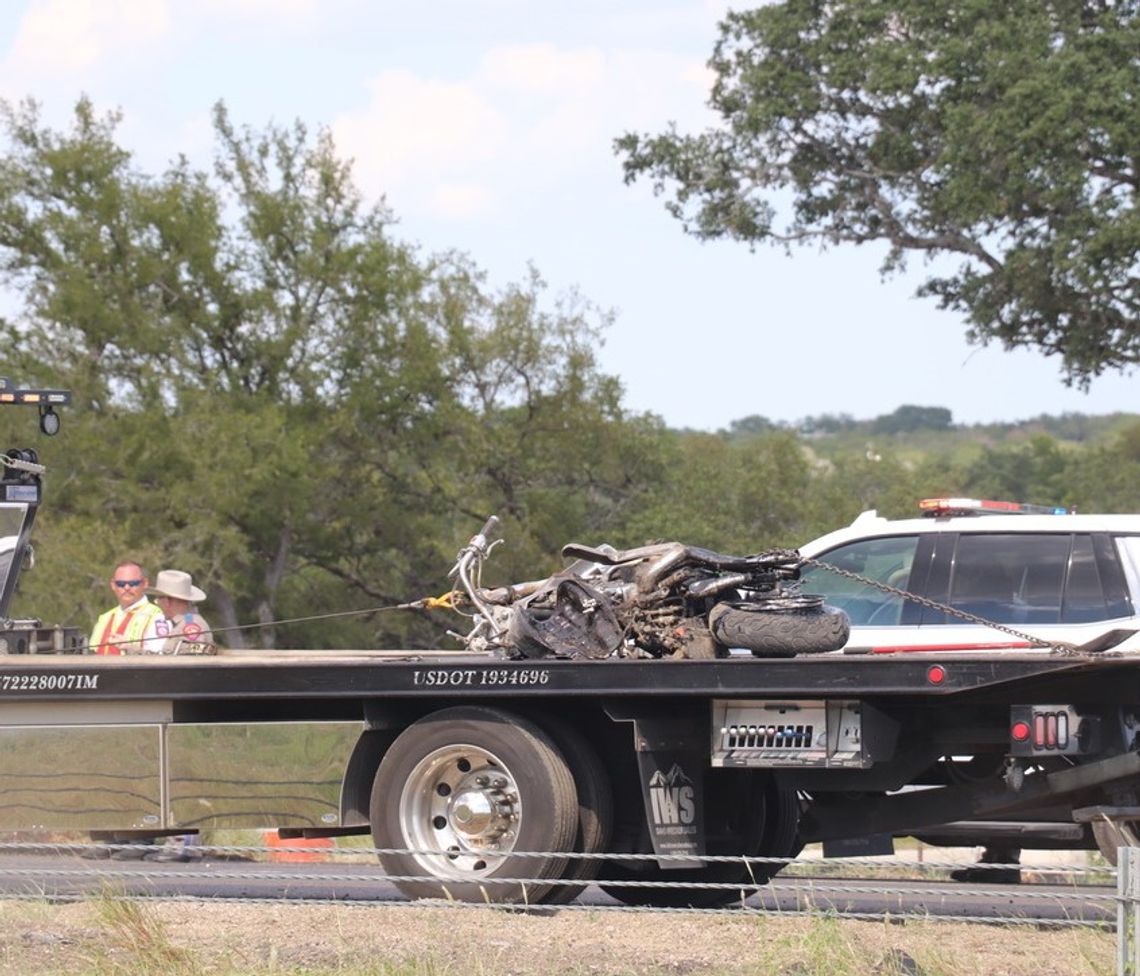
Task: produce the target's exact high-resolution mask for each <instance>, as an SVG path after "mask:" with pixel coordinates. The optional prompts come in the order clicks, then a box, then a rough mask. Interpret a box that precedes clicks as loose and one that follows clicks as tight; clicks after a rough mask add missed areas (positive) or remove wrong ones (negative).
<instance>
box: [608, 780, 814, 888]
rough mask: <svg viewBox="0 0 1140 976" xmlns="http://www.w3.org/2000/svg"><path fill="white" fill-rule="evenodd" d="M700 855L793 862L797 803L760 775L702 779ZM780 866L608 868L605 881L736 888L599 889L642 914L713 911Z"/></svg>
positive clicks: (614, 865)
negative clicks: (646, 911) (664, 910)
mask: <svg viewBox="0 0 1140 976" xmlns="http://www.w3.org/2000/svg"><path fill="white" fill-rule="evenodd" d="M705 776H706V780H705V840H706V844H705V849H706V850H707V852H708V853H709V854H712V855H719V856H732V855H739V856H741V857H794V856H795V855H796V854H797V853H798V852H799V849H800V844H799V841H798V839H797V827H798V824H799V801H798V799H797V798H796V794H795V793H794V792H793V791H791V790H785V789H781V788H779V787H777V786H776V785H775V783H773V782H772V780H771V778H770V777H768V776H766V775H764V774H763V773H758V772H750V771H743V770H731V771H729V770H721V769H713V770H708V771H706V773H705ZM783 867H784V865H782V864H768V863H761V864H744V863H742V864H734V863H732V862H729V861H718V862H714V863H711V864H706V865H705V866H704V867H702V868H696V869H692V870H687V869H679V868H661V867H658V866H657V864H656V863H655V862H653V861H639V862H625V861H616V862H612V863H608V864H607V865H606V867H605V869H604V874H605V877H606V879H607V880H610V881H653V882H665V883H668V884H675V885H684V884H686V883H687V884H723V885H739V886H740V887H738V888H684V887H677V888H633V887H630V888H626V887H624V886H616V885H607V884H604V883H603V884H602V885H601V888H602V890H603V891H604V892H605V893H606V894H607V895H609V896H610V897H611V898H616V899H617V900H618V901H620V902H622V903H623V904H626V905H636V906H640V907H647V908H685V907H688V908H717V907H720V906H722V905H732V904H740V903H741V902H742V901H743V900H744V899H745V898H746V897H748V895H749V894H750V893H751V888H752V887H754V886H755V885H761V884H766V883H767V882H768V881H770V880H771V879H772V878H773V877H775V876H776V875H777V874H778V873H779V872H780V871H781V870H783Z"/></svg>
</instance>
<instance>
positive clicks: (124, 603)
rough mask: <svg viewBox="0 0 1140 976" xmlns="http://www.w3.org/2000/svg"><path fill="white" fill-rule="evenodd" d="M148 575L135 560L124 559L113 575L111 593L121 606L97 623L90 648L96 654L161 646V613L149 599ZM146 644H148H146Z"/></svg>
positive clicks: (113, 609) (109, 611)
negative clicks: (147, 589) (147, 594)
mask: <svg viewBox="0 0 1140 976" xmlns="http://www.w3.org/2000/svg"><path fill="white" fill-rule="evenodd" d="M149 585H150V580H149V579H147V575H146V573H145V572H144V571H143V568H142V566H140V565H139V564H138V563H137V562H135V561H134V560H133V559H124V560H123V561H122V562H120V563H119V564H118V565H117V566H116V567H115V571H114V572H113V573H112V574H111V592H112V593H114V594H115V599H116V600H118V602H119V605H118V606H117V607H113V608H112V609H110V610H108V611H107V612H106V613H105V614H103V615H102V616H100V617H99V619H98V620H97V621H95V626H94V627H93V628H92V630H91V640H90V644H89V645H88V646H89V647H90V649H91V650H92V651H94V652H95V653H96V654H139V653H141V652H142V651H143V650H144V649H145V648H149V647H158V646H159V645H160V643H161V641H160V640H159V636H160V635H159V621H160V620H162V619H163V617H162V610H160V609H159V608H158V607H157V606H156V605H155V604H153V603H151V602H150V600H148V599H147V598H146V593H145V591H146V588H147V587H148V586H149ZM144 642H146V643H144Z"/></svg>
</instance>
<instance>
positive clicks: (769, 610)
mask: <svg viewBox="0 0 1140 976" xmlns="http://www.w3.org/2000/svg"><path fill="white" fill-rule="evenodd" d="M498 527H499V520H498V518H496V517H495V516H492V517H491V518H490V519H488V520H487V523H486V524H485V525H484V526H483V528H482V530H480V532H479V533H477V534H476V535H475V536H473V537H472V539H471V541H470V542H469V543H468V544H467V545H466V546H464V547H463V549H461V550H460V552H459V555H458V557H457V560H456V563H455V566H454V567H453V568H452V570H451V573H450V576H451V578H452V579H454V580H456V582H457V583H458V588H457V589H456V590H455V591H454V595H455V596H457V597H459V599H453V600H452V601H451V605H452V606H453V607H454V608H455V609H457V610H459V611H460V612H464V611H465V610H466V611H468V615H469V616H470V618H471V619H472V626H471V629H470V631H469V632H468V633H466V634H453V636H455V637H458V638H459V639H460V640H461V641H462V642H463V643H464V644H465V645H466V647H467V648H468V649H469V650H471V651H474V652H477V653H492V654H495V655H496V656H500V657H507V658H537V657H560V658H595V659H596V658H610V657H615V658H638V657H640V658H663V657H674V658H690V659H707V658H717V657H725V656H728V655H729V654H731V653H732V652H733V651H734V650H741V651H750V652H751V653H752V654H753V655H754V656H756V657H794V656H795V655H797V654H813V653H821V652H826V651H834V650H838V649H839V648H841V647H842V646H843V645H844V644H845V643H846V641H847V637H848V634H849V632H850V624H849V622H848V619H847V615H846V614H844V613H843V611H841V610H838V609H836V608H834V607H830V606H827V605H825V604H824V602H823V597H821V596H816V595H813V594H805V593H801V592H800V589H799V582H798V580H799V568H800V563H801V560H800V556H799V554H798V553H797V552H796V551H795V550H791V549H772V550H769V551H767V552H761V553H758V554H756V555H751V556H730V555H725V554H723V553H718V552H714V551H712V550H710V549H703V548H700V547H698V546H689V545H685V544H683V543H680V542H662V543H655V544H652V545H646V546H640V547H638V548H635V549H615V548H614V547H613V546H609V545H604V544H603V545H599V546H585V545H580V544H578V543H571V544H569V545H566V546H563V548H562V555H563V557H564V558H567V559H571V560H573V561H572V562H570V564H569V565H567V566H566V568H565V569H563V570H562V571H561V572H558V573H555V574H554V575H553V576H549V577H547V578H545V579H541V580H531V581H529V582H526V583H516V584H513V585H511V586H502V587H493V588H486V587H484V586H483V585H482V569H483V564H484V562H485V561H486V559H487V557H488V556H489V555H490V554H491V551H492V550H493V549H494V548H495V546H496V545H498V544H499V542H501V540H498V539H496V538H495V535H496V533H497V530H498Z"/></svg>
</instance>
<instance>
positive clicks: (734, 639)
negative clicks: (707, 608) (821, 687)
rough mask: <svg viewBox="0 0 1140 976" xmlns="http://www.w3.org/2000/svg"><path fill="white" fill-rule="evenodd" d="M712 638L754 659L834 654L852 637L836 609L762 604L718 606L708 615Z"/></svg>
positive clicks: (849, 623)
mask: <svg viewBox="0 0 1140 976" xmlns="http://www.w3.org/2000/svg"><path fill="white" fill-rule="evenodd" d="M709 628H710V629H711V630H712V633H713V636H714V637H715V638H716V639H717V640H718V641H719V642H720V643H721V644H724V645H725V646H727V647H740V648H744V649H745V650H749V651H751V652H752V654H753V656H754V657H795V656H796V655H797V654H823V653H826V652H827V651H837V650H839V649H840V648H841V647H842V646H843V645H844V644H846V643H847V638H848V637H849V636H850V635H851V622H850V621H849V620H848V619H847V614H845V613H844V612H843V611H842V610H840V609H838V608H836V607H829V606H826V605H825V606H819V607H811V608H806V609H805V608H797V609H782V610H777V609H771V608H768V607H765V606H764V604H762V603H718V604H717V605H716V606H715V607H713V609H712V611H711V612H710V613H709Z"/></svg>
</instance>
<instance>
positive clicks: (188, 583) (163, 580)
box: [147, 569, 206, 603]
mask: <svg viewBox="0 0 1140 976" xmlns="http://www.w3.org/2000/svg"><path fill="white" fill-rule="evenodd" d="M147 593H150V594H151V595H152V596H172V597H174V599H176V600H185V601H186V602H187V603H201V602H202V601H203V600H205V599H206V594H205V593H203V592H202V591H201V590H200V589H198V587H196V586H195V585H194V581H193V580H192V579H191V578H190V574H189V573H184V572H182V571H181V570H179V569H164V570H162V572H160V573H159V574H158V577H157V578H156V579H155V581H154V586H152V587H151V588H150V589H148V590H147Z"/></svg>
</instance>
